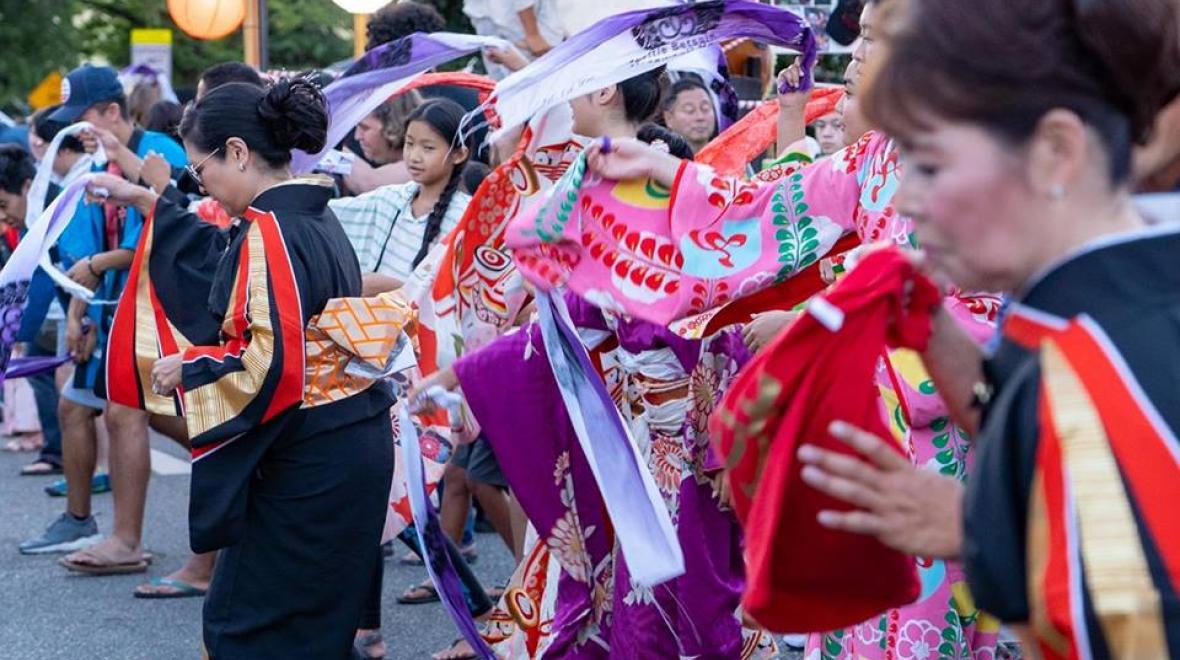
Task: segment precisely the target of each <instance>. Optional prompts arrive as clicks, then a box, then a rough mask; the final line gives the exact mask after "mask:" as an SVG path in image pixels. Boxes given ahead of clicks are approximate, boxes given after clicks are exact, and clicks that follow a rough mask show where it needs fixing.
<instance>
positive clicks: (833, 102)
mask: <svg viewBox="0 0 1180 660" xmlns="http://www.w3.org/2000/svg"><path fill="white" fill-rule="evenodd" d="M842 98H844V89H843V88H841V87H817V88H815V89H814V90H812V91H811V99H809V100H808V101H807V106H806V107H805V108H804V109H803V123H804V124H806V125H808V126H811V124H812V123H813V122H815V120H816V119H819V118H820V117H823V116H824V115H830V114H832V113H833V112H835V111H836V106H837V105H839V104H840V99H842Z"/></svg>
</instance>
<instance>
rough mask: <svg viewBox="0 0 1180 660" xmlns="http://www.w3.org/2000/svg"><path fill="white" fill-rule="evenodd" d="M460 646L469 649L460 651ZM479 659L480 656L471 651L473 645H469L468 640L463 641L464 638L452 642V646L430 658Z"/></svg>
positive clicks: (445, 659) (443, 659)
mask: <svg viewBox="0 0 1180 660" xmlns="http://www.w3.org/2000/svg"><path fill="white" fill-rule="evenodd" d="M460 645H466V646H467V649H466V650H460V648H459V646H460ZM478 657H479V655H478V654H476V652H475V651H473V650H471V644H469V643H468V642H467V640H466V639H463V638H462V637H460V638H459V639H456V640H455V641H453V642H451V645H450V646H448V647H447V648H446V649H445V650H443V651H439V652H438V653H435V654H434V655H432V656H430V658H431V660H474V659H475V658H478Z"/></svg>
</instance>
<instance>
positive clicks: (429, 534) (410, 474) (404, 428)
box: [398, 406, 496, 660]
mask: <svg viewBox="0 0 1180 660" xmlns="http://www.w3.org/2000/svg"><path fill="white" fill-rule="evenodd" d="M400 415H401V417H400V418H399V420H398V423H399V426H400V428H401V434H402V436H401V442H402V456H401V458H402V460H403V461H405V466H406V490H407V493H408V495H409V497H410V510H411V513H412V514H413V516H414V529H415V530H416V531H417V534H418V547H419V548H421V549H422V551H423V557H422V558H423V563H424V564H425V565H426V572H427V574H429V575H430V580H431V582H433V583H434V585H435V587H436V588H437V589H438V595H439V600H440V601H442V604H443V607H444V608H445V609H446V610H447V613H448V614H450V615H451V620H452V621H454V622H455V626H456V627H458V628H459V633H460V634H462V635H463V639H466V640H467V643H468V644H471V648H472V649H473V650H474V651H475V653H477V654H478V655H479V657H480V658H483V659H484V660H494V659H495V657H496V656H495V654H494V653H492V649H491V648H489V647H488V645H487V642H485V641H484V639H483V637H482V636H480V634H479V628H478V627H477V626H476V624H475V620H474V619H472V618H471V612H470V610H469V609H468V608H467V599H466V598H465V597H464V595H463V583H462V582H461V581H460V579H459V573H458V571H456V570H455V566H454V564H452V563H451V556H450V554H449V553H448V552H447V546H446V536H445V532H443V529H442V525H441V524H440V522H439V519H438V515H437V514H436V513H435V511H434V507H432V506H431V505H430V499H429V497H428V496H427V495H426V479H425V476H424V470H423V468H422V449H421V447H420V446H419V444H418V431H417V428H416V427H415V426H414V423H413V421H412V420H411V419H410V414H409V412H408V410H407V409H406V407H405V406H403V407H402V409H401V413H400Z"/></svg>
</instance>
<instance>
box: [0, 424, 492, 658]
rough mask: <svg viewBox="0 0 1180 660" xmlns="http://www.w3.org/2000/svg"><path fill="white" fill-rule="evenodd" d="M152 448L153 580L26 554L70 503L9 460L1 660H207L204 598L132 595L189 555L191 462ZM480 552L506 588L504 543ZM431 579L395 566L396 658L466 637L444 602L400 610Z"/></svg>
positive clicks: (392, 625)
mask: <svg viewBox="0 0 1180 660" xmlns="http://www.w3.org/2000/svg"><path fill="white" fill-rule="evenodd" d="M152 445H153V449H154V450H155V452H153V465H154V468H155V469H154V470H153V474H152V481H151V485H150V487H149V490H148V504H147V521H146V524H145V530H144V542H145V545H146V546H147V548H148V549H149V550H151V552H152V553H153V554H154V556H155V559H154V562H153V564H152V566H151V567H150V568H149V570H148V573H147V574H146V575H132V576H119V577H98V578H96V577H80V576H75V575H71V574H69V573H67V571H66V570H65V569H64V568H61V567H60V566H58V564H57V556H40V557H27V556H22V555H21V554H20V553H19V552H17V545H18V544H19V543H20V542H21V541H22V540H24V539H26V538H29V537H32V536H36V535H38V534H40V533H41V531H43V530H44V528H45V527H46V526H47V525H48V524H49V523H50V522H51V521H52V520H54V519H55V518H56V517H57V516H58V515H60V514H61V512H62V511H64V507H65V501H64V499H56V498H50V497H48V496H46V495H45V493H44V491H43V490H42V486H44V485H45V484H47V483H49V482H50V481H52V479H50V478H48V477H21V476H18V475H17V472H18V470H19V469H20V466H21V465H23V464H24V463H26V462H28V461H29V460H31V459H30V456H29V455H27V454H15V455H14V454H8V453H3V454H0V502H2V503H3V504H2V505H0V660H8V659H13V660H24V659H26V658H27V659H34V658H36V659H39V660H56V659H62V660H64V659H67V658H68V659H70V660H77V659H79V658H103V659H108V658H109V659H118V660H161V659H167V660H173V659H175V660H185V659H188V658H192V659H194V660H195V659H196V658H199V657H200V650H199V644H200V635H201V602H200V600H199V599H184V600H164V601H159V600H157V601H150V600H139V599H136V598H133V597H132V596H131V594H132V591H133V590H134V589H135V587H136V585H138V584H140V583H141V582H144V581H146V580H147V579H148V578H150V577H153V576H158V575H167V574H168V573H170V572H172V571H174V570H176V569H177V568H178V567H179V566H180V565H181V563H182V562H183V561H184V559H185V557H186V554H187V550H188V542H187V534H188V531H187V511H188V486H189V478H188V476H187V474H186V473H185V472H186V470H185V467H186V466H185V463H184V453H183V451H182V450H180V449H178V448H176V447H175V446H174V445H172V444H171V443H170V442H168V441H167V440H164V439H162V438H158V437H156V438H153V441H152ZM169 458H173V459H179V460H169ZM94 508H95V512H96V513H97V515H98V524H99V529H100V531H102V532H104V533H105V532H108V531H109V530H110V526H111V523H112V517H111V515H112V514H111V496H110V495H109V494H107V495H98V496H96V497H95V499H94ZM477 544H478V549H479V553H480V557H479V561H478V562H477V563H476V565H475V570H476V573H477V574H478V575H479V576H480V577H481V579H483V581H484V584H485V585H489V586H490V585H492V584H496V583H497V582H502V581H504V580H506V579H507V578H508V577H509V576H510V575H511V572H512V555H511V554H510V553H509V552H508V550H507V548H505V547H504V544H503V543H501V542H500V540H499V537H497V536H495V535H489V534H480V535H478V538H477ZM400 550H401V549H400V548H399V553H398V554H399V555H400V554H401V552H400ZM424 577H425V572H424V571H423V569H422V568H421V567H409V566H402V565H399V564H398V563H397V562H396V561H392V560H391V561H388V562H386V568H385V596H386V598H385V608H384V611H383V622H384V628H383V630H384V632H385V638H386V641H387V642H388V643H389V647H390V651H389V655H388V656H387V657H389V658H393V659H397V660H402V659H409V658H414V659H421V658H426V657H429V655H430V653H432V652H434V651H437V650H439V649H442V648H444V647H446V646H447V645H448V644H450V642H451V641H452V640H453V639H455V638H456V637H457V636H458V633H457V632H456V631H455V628H454V626H453V625H452V624H451V622H450V619H449V618H448V617H447V615H446V613H445V612H444V611H443V609H442V607H441V606H440V605H439V604H438V603H434V604H430V605H413V606H409V605H399V604H397V603H396V602H395V601H394V598H395V597H396V595H397V594H398V593H400V592H401V591H402V590H403V589H404V588H405V587H407V586H409V585H410V584H413V583H415V582H417V581H419V580H421V579H423V578H424Z"/></svg>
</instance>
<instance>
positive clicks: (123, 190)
mask: <svg viewBox="0 0 1180 660" xmlns="http://www.w3.org/2000/svg"><path fill="white" fill-rule="evenodd" d="M86 197H87V199H88V201H91V202H112V203H114V204H118V205H119V206H134V207H136V208H138V209H139V210H140V211H144V209H145V208H146V209H147V210H148V211H150V210H151V208H152V207H153V206H155V204H156V199H157V198H158V197H159V195H157V194H156V193H154V192H152V191H150V190H148V189H147V188H144V187H143V186H137V185H135V184H134V183H131V182H130V181H128V180H127V179H124V178H122V177H118V176H115V175H113V174H106V173H99V174H94V175H93V178H92V179H91V180H90V183H88V184H86Z"/></svg>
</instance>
